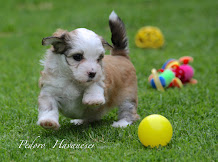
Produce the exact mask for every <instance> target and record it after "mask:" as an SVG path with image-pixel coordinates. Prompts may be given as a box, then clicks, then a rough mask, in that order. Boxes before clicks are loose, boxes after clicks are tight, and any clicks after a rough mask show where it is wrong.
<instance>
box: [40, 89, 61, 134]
mask: <svg viewBox="0 0 218 162" xmlns="http://www.w3.org/2000/svg"><path fill="white" fill-rule="evenodd" d="M38 102H39V115H38V122H37V124H38V125H40V126H42V127H43V128H45V129H53V130H57V129H58V128H59V127H60V125H59V122H58V119H59V112H58V106H57V102H56V100H55V99H54V98H53V97H52V96H50V95H48V94H43V93H42V92H41V94H40V96H39V98H38Z"/></svg>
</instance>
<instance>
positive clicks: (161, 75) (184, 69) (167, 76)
mask: <svg viewBox="0 0 218 162" xmlns="http://www.w3.org/2000/svg"><path fill="white" fill-rule="evenodd" d="M192 61H193V58H192V57H190V56H184V57H181V58H180V59H179V60H175V59H169V60H167V61H166V62H165V63H164V65H163V66H162V68H161V69H159V70H158V71H156V69H152V74H151V75H150V76H149V78H148V81H149V83H150V84H151V86H152V87H153V88H156V89H158V90H160V91H164V88H166V87H178V88H182V87H183V84H186V83H191V84H196V83H197V80H195V79H193V76H194V69H193V68H192V66H190V65H188V63H189V62H192Z"/></svg>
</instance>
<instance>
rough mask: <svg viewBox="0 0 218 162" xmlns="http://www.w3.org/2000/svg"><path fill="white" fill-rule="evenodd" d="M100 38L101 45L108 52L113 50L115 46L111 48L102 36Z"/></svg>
mask: <svg viewBox="0 0 218 162" xmlns="http://www.w3.org/2000/svg"><path fill="white" fill-rule="evenodd" d="M99 38H100V39H101V43H102V45H103V47H104V49H106V50H112V49H113V46H111V45H110V44H109V43H108V42H107V41H106V40H104V38H103V37H102V36H99Z"/></svg>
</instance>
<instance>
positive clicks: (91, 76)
mask: <svg viewBox="0 0 218 162" xmlns="http://www.w3.org/2000/svg"><path fill="white" fill-rule="evenodd" d="M88 74H89V78H94V77H95V75H96V73H94V72H89V73H88Z"/></svg>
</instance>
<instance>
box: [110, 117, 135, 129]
mask: <svg viewBox="0 0 218 162" xmlns="http://www.w3.org/2000/svg"><path fill="white" fill-rule="evenodd" d="M131 124H132V121H130V122H128V121H126V120H125V119H121V120H119V121H117V122H114V123H113V124H112V127H116V128H117V127H127V125H131Z"/></svg>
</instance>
